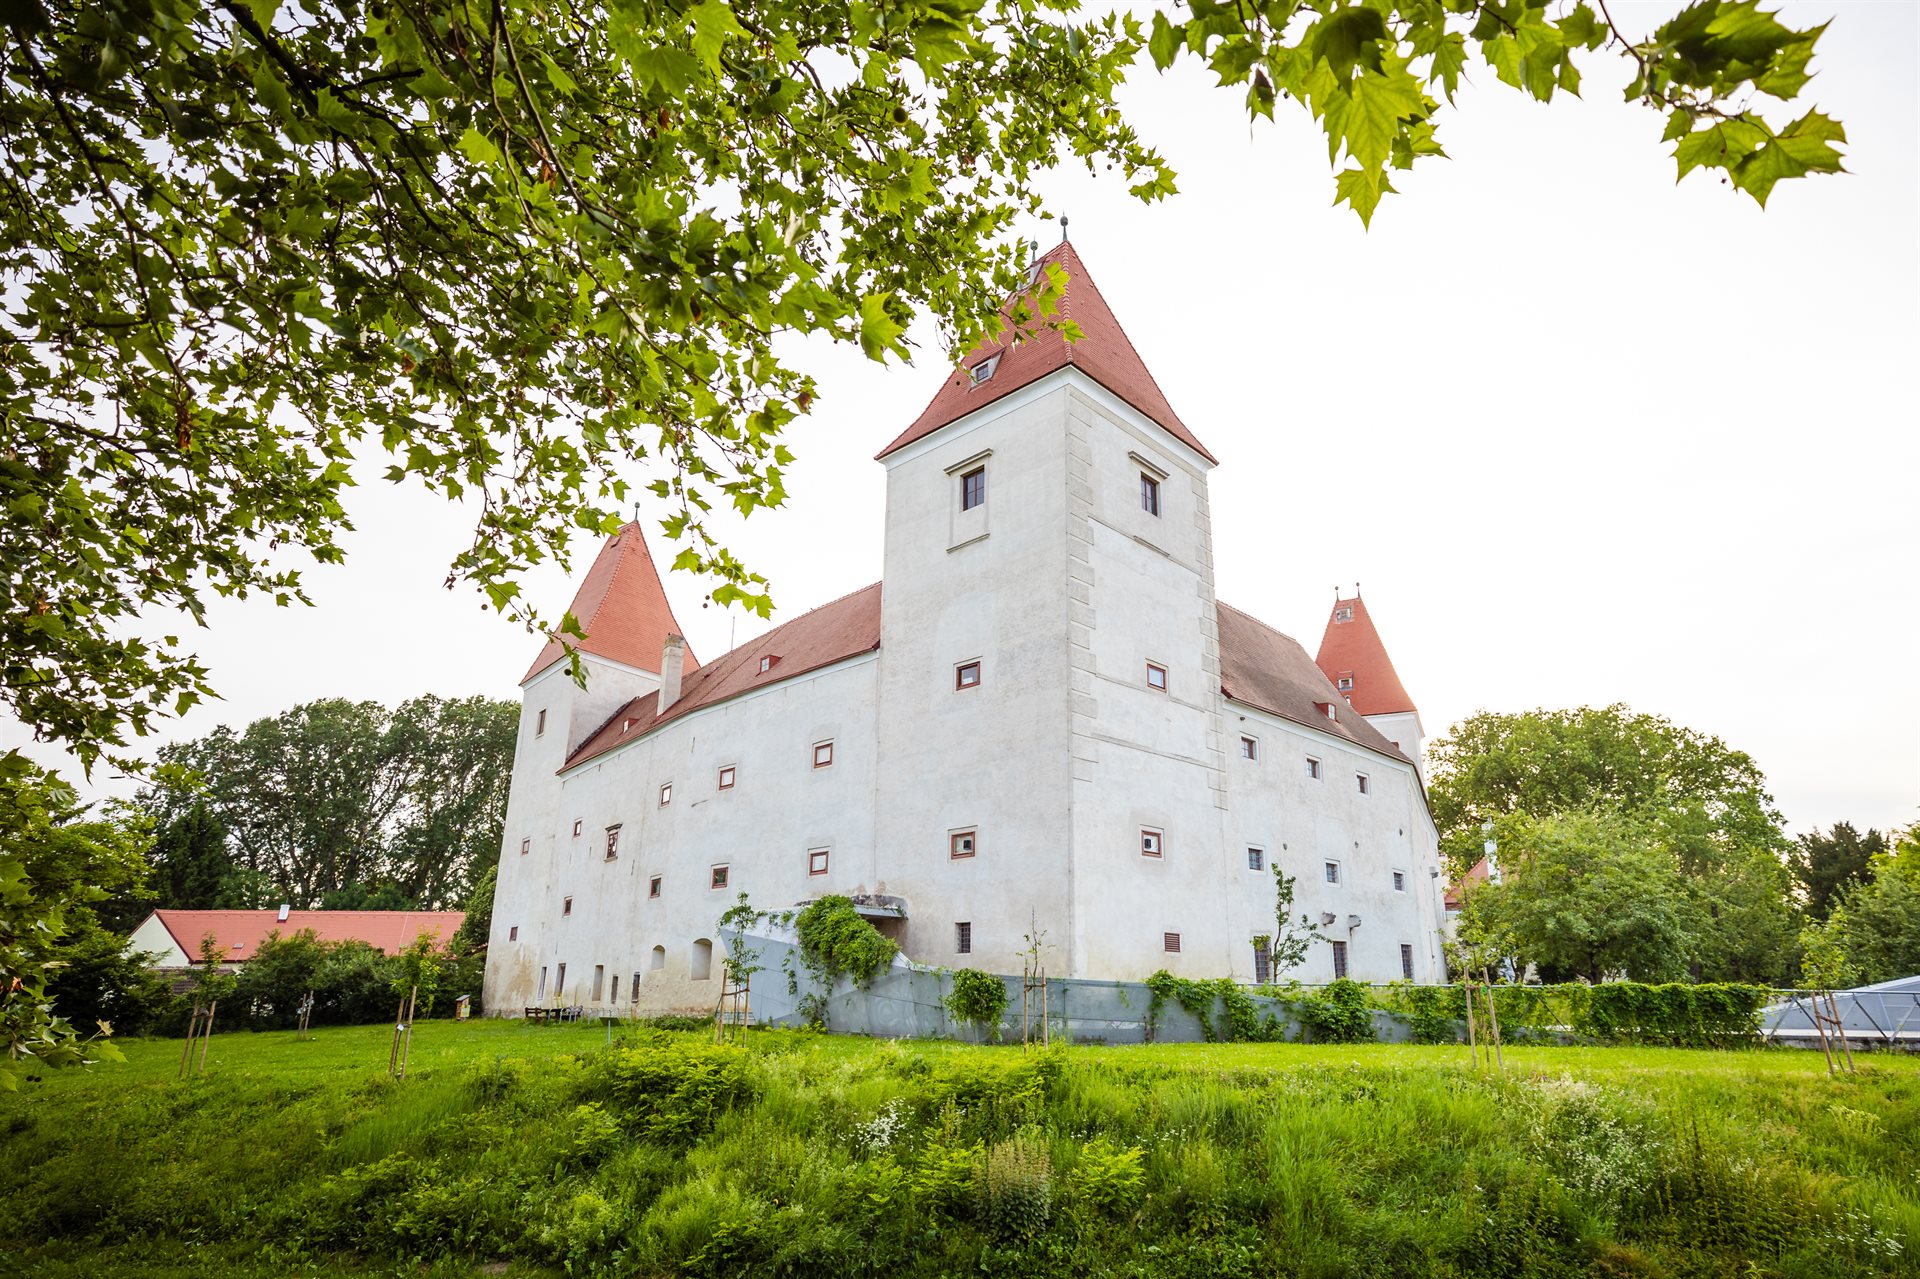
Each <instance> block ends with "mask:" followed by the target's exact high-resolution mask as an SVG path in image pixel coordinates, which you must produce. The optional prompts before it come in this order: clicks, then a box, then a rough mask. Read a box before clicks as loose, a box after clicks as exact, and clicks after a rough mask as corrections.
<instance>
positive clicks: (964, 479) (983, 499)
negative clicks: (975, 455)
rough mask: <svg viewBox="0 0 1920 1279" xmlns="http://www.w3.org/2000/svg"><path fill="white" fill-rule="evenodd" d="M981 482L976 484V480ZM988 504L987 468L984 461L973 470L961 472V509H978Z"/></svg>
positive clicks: (966, 510) (965, 510) (963, 512)
mask: <svg viewBox="0 0 1920 1279" xmlns="http://www.w3.org/2000/svg"><path fill="white" fill-rule="evenodd" d="M975 480H978V481H979V483H978V484H975V483H974V481H975ZM986 504H987V468H986V464H985V463H982V464H981V465H979V466H976V467H974V468H972V469H971V470H967V471H962V472H961V473H960V511H961V513H962V514H965V513H966V512H968V511H974V510H978V509H979V508H981V507H983V506H985V505H986Z"/></svg>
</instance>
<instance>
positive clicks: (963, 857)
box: [947, 826, 980, 862]
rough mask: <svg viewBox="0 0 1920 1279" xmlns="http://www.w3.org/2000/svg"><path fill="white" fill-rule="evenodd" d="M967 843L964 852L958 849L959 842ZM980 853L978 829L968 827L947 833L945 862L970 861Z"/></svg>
mask: <svg viewBox="0 0 1920 1279" xmlns="http://www.w3.org/2000/svg"><path fill="white" fill-rule="evenodd" d="M961 840H965V841H966V843H967V847H966V851H964V852H962V851H961V849H960V841H961ZM979 853H980V828H979V827H977V826H968V827H966V828H964V829H962V830H954V831H948V832H947V860H948V861H950V862H964V861H970V860H972V859H973V858H974V857H977V856H978V855H979Z"/></svg>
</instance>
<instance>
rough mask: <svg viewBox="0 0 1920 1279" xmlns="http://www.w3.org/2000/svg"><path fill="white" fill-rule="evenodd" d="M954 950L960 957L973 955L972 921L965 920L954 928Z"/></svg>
mask: <svg viewBox="0 0 1920 1279" xmlns="http://www.w3.org/2000/svg"><path fill="white" fill-rule="evenodd" d="M953 949H954V953H955V954H959V955H971V954H972V953H973V924H972V923H971V922H970V921H965V920H963V921H961V922H960V923H957V924H955V925H954V926H953Z"/></svg>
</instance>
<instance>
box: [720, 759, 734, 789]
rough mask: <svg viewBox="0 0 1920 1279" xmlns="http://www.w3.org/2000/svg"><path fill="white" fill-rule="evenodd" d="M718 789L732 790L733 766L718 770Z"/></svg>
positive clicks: (729, 765)
mask: <svg viewBox="0 0 1920 1279" xmlns="http://www.w3.org/2000/svg"><path fill="white" fill-rule="evenodd" d="M720 789H721V790H732V789H733V765H732V764H728V765H727V766H726V767H725V768H723V769H721V770H720Z"/></svg>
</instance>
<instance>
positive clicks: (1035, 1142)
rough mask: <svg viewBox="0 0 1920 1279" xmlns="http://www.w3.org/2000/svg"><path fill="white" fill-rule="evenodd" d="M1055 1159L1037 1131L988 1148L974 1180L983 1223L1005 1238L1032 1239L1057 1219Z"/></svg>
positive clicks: (992, 1232) (995, 1233) (991, 1231)
mask: <svg viewBox="0 0 1920 1279" xmlns="http://www.w3.org/2000/svg"><path fill="white" fill-rule="evenodd" d="M1052 1178H1053V1161H1052V1159H1051V1158H1050V1157H1049V1156H1048V1154H1047V1145H1046V1142H1045V1141H1043V1140H1042V1139H1041V1138H1040V1136H1039V1135H1038V1134H1037V1133H1033V1132H1021V1133H1016V1134H1015V1135H1014V1137H1013V1139H1012V1140H1010V1141H1003V1142H999V1143H997V1144H995V1145H993V1146H990V1147H988V1149H987V1153H986V1155H985V1157H984V1158H983V1159H982V1160H981V1161H980V1168H979V1172H978V1174H977V1175H976V1177H975V1179H974V1185H975V1189H976V1192H977V1193H976V1198H977V1201H978V1203H979V1209H980V1224H981V1225H982V1226H984V1227H985V1228H986V1230H987V1232H988V1233H990V1234H992V1235H994V1236H995V1237H997V1238H999V1239H1003V1240H1015V1239H1032V1238H1034V1237H1035V1236H1037V1235H1038V1234H1040V1232H1041V1231H1043V1230H1045V1229H1046V1228H1047V1223H1048V1222H1050V1221H1052V1220H1053V1181H1052Z"/></svg>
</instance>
